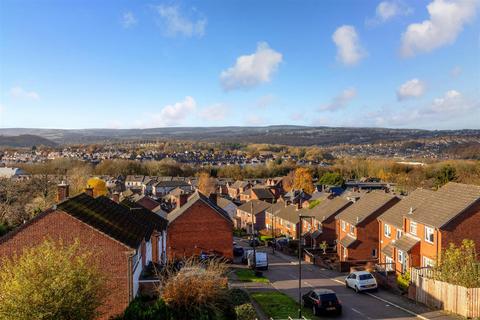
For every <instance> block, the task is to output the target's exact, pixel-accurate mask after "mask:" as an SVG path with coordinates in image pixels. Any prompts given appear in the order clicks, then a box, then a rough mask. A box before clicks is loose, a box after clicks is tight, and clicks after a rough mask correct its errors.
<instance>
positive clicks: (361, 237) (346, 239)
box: [336, 191, 400, 261]
mask: <svg viewBox="0 0 480 320" xmlns="http://www.w3.org/2000/svg"><path fill="white" fill-rule="evenodd" d="M399 200H400V199H398V198H397V197H396V196H394V195H391V194H388V193H385V192H384V191H372V192H370V193H367V194H365V195H364V196H362V197H361V198H360V200H358V201H357V202H355V203H354V204H352V205H351V206H349V207H348V208H346V209H345V210H343V211H342V212H341V213H340V214H338V215H337V216H336V230H337V234H338V243H337V253H338V255H339V258H340V261H347V260H360V261H368V260H375V259H377V258H378V241H379V236H378V232H379V231H378V230H379V227H378V221H377V218H378V217H379V216H380V215H381V214H382V213H384V212H385V211H386V210H387V209H389V208H390V207H392V206H393V205H394V204H396V203H397V202H398V201H399Z"/></svg>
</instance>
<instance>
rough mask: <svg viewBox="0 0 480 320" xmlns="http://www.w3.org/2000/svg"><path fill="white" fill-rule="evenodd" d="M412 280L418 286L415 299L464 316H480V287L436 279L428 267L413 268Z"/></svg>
mask: <svg viewBox="0 0 480 320" xmlns="http://www.w3.org/2000/svg"><path fill="white" fill-rule="evenodd" d="M410 273H411V282H412V284H413V285H415V286H416V294H415V300H416V301H417V302H420V303H423V304H425V305H427V306H429V307H433V308H437V309H443V310H446V311H449V312H453V313H456V314H459V315H462V316H464V317H468V318H475V317H480V288H465V287H461V286H457V285H454V284H449V283H446V282H442V281H436V280H434V279H432V278H430V276H431V271H430V270H428V269H414V268H412V270H411V272H410Z"/></svg>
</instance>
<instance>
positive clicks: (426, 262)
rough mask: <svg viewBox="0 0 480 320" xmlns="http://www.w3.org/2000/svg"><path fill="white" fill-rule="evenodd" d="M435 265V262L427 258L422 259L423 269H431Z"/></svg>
mask: <svg viewBox="0 0 480 320" xmlns="http://www.w3.org/2000/svg"><path fill="white" fill-rule="evenodd" d="M434 265H435V262H434V261H433V260H432V259H430V258H427V257H422V266H423V267H433V266H434Z"/></svg>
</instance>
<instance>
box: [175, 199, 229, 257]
mask: <svg viewBox="0 0 480 320" xmlns="http://www.w3.org/2000/svg"><path fill="white" fill-rule="evenodd" d="M167 219H168V221H169V225H168V229H167V253H168V258H169V260H176V259H184V258H188V257H191V256H198V255H200V254H201V253H202V252H204V253H208V254H215V255H218V256H222V257H225V258H227V259H233V222H232V220H231V218H230V216H229V215H228V213H227V212H226V211H225V210H223V209H222V208H220V207H219V206H218V205H217V203H216V195H215V194H213V195H212V196H211V197H210V198H209V197H206V196H205V195H203V194H202V193H200V192H198V191H197V192H195V193H194V194H193V195H191V196H190V198H189V199H188V201H187V202H186V203H185V204H184V205H182V206H181V207H179V208H176V209H175V210H173V211H172V212H170V213H169V214H168V217H167Z"/></svg>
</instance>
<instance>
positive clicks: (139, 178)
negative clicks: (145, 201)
mask: <svg viewBox="0 0 480 320" xmlns="http://www.w3.org/2000/svg"><path fill="white" fill-rule="evenodd" d="M144 178H145V176H133V175H130V176H127V178H126V179H125V181H133V182H142V181H143V179H144Z"/></svg>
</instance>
